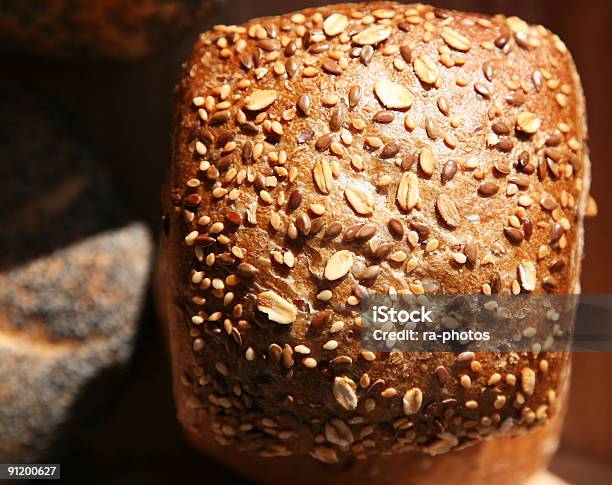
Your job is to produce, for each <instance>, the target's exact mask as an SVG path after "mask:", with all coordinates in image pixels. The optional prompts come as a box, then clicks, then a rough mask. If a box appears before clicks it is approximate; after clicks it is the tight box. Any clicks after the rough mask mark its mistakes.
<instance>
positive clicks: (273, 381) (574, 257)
mask: <svg viewBox="0 0 612 485" xmlns="http://www.w3.org/2000/svg"><path fill="white" fill-rule="evenodd" d="M586 138H587V131H586V121H585V105H584V99H583V93H582V88H581V85H580V81H579V78H578V75H577V73H576V69H575V66H574V63H573V61H572V58H571V56H570V54H569V52H568V51H567V48H566V47H565V45H564V44H563V42H562V41H561V40H560V39H559V38H558V37H557V36H556V35H554V34H552V33H551V32H549V31H548V30H546V29H545V28H544V27H542V26H532V25H528V24H527V23H525V22H524V21H522V20H520V19H518V18H516V17H504V16H495V17H486V16H483V15H478V14H466V13H461V12H455V11H449V10H439V9H434V8H432V7H428V6H423V5H412V6H411V5H400V4H397V3H386V2H368V3H363V4H342V5H334V6H329V7H321V8H316V9H308V10H304V11H301V12H297V13H291V14H287V15H282V16H279V17H269V18H262V19H255V20H253V21H251V22H248V23H247V24H245V25H242V26H217V27H215V29H213V30H212V31H211V32H207V33H204V34H202V35H201V36H200V38H199V40H198V42H197V44H196V45H195V47H194V50H193V54H192V56H191V57H190V59H189V60H188V62H187V63H186V65H185V68H184V75H183V78H182V79H181V81H180V82H179V84H178V87H177V102H176V117H175V124H174V145H173V163H172V169H171V174H170V178H169V186H168V189H167V195H166V196H165V197H164V203H165V207H166V212H167V215H168V224H167V227H166V229H167V231H166V237H165V240H164V241H163V245H164V249H165V251H166V253H167V268H166V269H167V292H168V294H167V296H166V298H167V301H168V303H169V305H168V316H169V331H170V340H171V347H172V361H173V367H174V375H175V397H176V402H177V407H178V415H179V419H180V420H181V422H182V423H183V425H184V427H185V429H186V432H187V435H188V437H189V439H190V440H191V441H192V442H194V443H195V444H196V446H198V447H199V448H201V449H202V450H204V451H206V452H207V453H211V454H213V455H216V456H218V457H220V458H221V459H223V460H224V461H226V462H227V463H229V464H230V465H231V466H233V467H236V468H237V469H239V470H240V471H241V472H242V473H245V474H247V475H248V476H250V477H253V478H256V479H259V480H263V481H272V482H274V481H278V482H281V481H286V480H289V479H290V480H292V482H295V481H296V480H297V482H299V483H302V482H303V483H306V482H312V481H313V480H317V481H322V482H323V483H328V482H330V483H331V482H333V483H343V480H346V481H347V482H348V481H350V482H351V483H356V482H360V481H362V480H363V481H369V480H371V479H372V476H371V475H372V474H373V473H377V475H376V478H377V479H378V480H380V481H381V482H382V483H386V482H387V481H394V483H398V481H399V482H401V483H412V481H411V480H413V479H414V478H415V477H417V476H418V478H419V479H427V478H430V479H431V478H433V477H436V478H442V477H443V476H445V475H446V476H447V480H448V481H449V483H450V482H452V483H461V482H463V483H465V482H466V481H467V482H469V483H483V482H486V481H490V480H500V481H502V482H503V481H504V480H510V479H512V480H514V481H519V480H521V479H523V478H525V477H526V476H527V475H528V474H529V473H530V472H532V471H533V470H534V469H535V468H537V467H539V466H542V465H543V464H544V463H545V461H546V459H547V457H548V456H549V454H550V453H551V451H552V450H553V449H554V442H555V439H556V438H555V436H556V434H557V431H558V425H559V421H560V419H561V415H562V408H563V401H564V399H565V395H566V384H567V377H568V373H569V366H570V364H569V359H568V355H567V354H566V353H560V352H540V353H537V352H534V353H524V352H508V353H480V354H479V353H476V354H471V353H467V354H466V353H459V354H453V353H403V354H401V353H393V354H389V353H372V352H362V351H361V349H360V342H359V313H360V309H359V305H358V303H359V301H360V299H361V298H363V297H364V296H366V295H373V294H383V295H386V294H389V293H415V294H421V293H425V294H474V293H484V294H491V293H501V294H503V293H508V294H519V293H532V294H563V293H574V292H578V291H579V275H580V264H581V257H582V218H583V215H584V212H585V209H586V202H587V194H588V188H589V187H588V186H589V181H590V163H589V159H588V150H587V147H586V145H585V141H586ZM555 423H556V424H555ZM534 429H536V430H535V432H534ZM529 431H531V432H529ZM515 435H520V436H518V437H513V436H515ZM469 445H476V446H475V447H472V448H469ZM219 446H229V447H231V450H232V451H231V453H229V454H228V453H227V452H226V451H225V452H224V451H223V450H222V448H219ZM236 451H237V452H244V453H245V454H240V455H236V453H235V452H236ZM501 453H503V454H504V457H505V459H504V460H499V461H498V462H496V463H491V461H493V460H494V458H493V457H495V456H496V455H499V454H501ZM388 455H391V456H388ZM428 455H434V456H435V458H431V457H429V456H428ZM436 455H441V456H436ZM257 456H259V457H275V458H274V459H273V460H272V461H271V462H270V465H266V462H265V460H264V461H263V464H262V460H261V458H257ZM309 457H312V458H314V459H315V460H318V461H319V462H323V463H325V464H328V465H317V466H315V465H313V464H312V462H311V458H309ZM356 460H357V461H356ZM360 460H363V461H360ZM479 460H480V461H479ZM483 463H486V464H485V465H483ZM297 470H299V473H296V471H297ZM339 470H340V472H339ZM427 470H429V471H427ZM442 470H445V472H446V473H444V472H443V471H442ZM396 480H397V481H396Z"/></svg>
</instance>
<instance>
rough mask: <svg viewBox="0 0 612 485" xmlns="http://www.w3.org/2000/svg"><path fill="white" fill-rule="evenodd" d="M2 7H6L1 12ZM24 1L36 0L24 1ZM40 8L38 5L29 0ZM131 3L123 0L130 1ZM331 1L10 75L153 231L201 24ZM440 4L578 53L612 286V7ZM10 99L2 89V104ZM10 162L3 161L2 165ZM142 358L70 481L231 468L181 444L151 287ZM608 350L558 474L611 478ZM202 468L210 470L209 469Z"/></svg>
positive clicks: (279, 3) (590, 372) (69, 471)
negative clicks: (67, 121)
mask: <svg viewBox="0 0 612 485" xmlns="http://www.w3.org/2000/svg"><path fill="white" fill-rule="evenodd" d="M2 3H3V2H0V12H1V11H2V8H4V7H2ZM24 3H28V2H24ZM32 3H35V2H32ZM126 3H127V2H126ZM328 3H333V2H319V1H314V0H299V1H298V0H257V1H252V0H236V1H229V0H225V1H220V2H218V3H217V5H216V7H217V8H216V10H215V11H214V12H213V13H211V14H209V15H205V16H204V17H203V19H202V20H199V21H198V25H196V26H195V27H194V28H192V29H191V32H188V33H184V34H183V35H182V36H180V38H178V39H173V40H168V41H167V42H166V41H164V42H163V43H162V45H160V46H158V47H157V48H156V50H155V52H153V53H152V54H151V56H149V57H147V58H145V59H141V60H136V61H121V62H108V61H98V62H88V63H83V62H78V61H76V62H75V61H59V62H58V61H47V60H44V59H42V58H36V59H32V58H26V57H24V56H14V57H10V56H4V58H3V59H2V74H1V75H0V76H6V77H10V78H11V79H14V80H15V81H17V82H18V83H20V84H24V85H28V86H31V87H32V88H33V89H34V90H36V91H37V92H39V93H40V94H41V95H42V96H43V97H44V98H49V99H54V100H57V101H58V103H60V104H61V105H63V106H64V109H65V110H66V111H68V112H70V113H72V116H73V118H74V119H75V120H76V122H77V124H78V125H79V126H80V131H81V132H83V133H84V134H85V136H86V138H87V139H88V143H89V146H90V147H91V150H92V152H93V154H94V158H95V160H96V161H97V163H99V164H102V165H104V166H105V167H106V169H107V170H108V171H109V172H110V173H111V176H112V178H113V179H114V181H115V183H116V184H117V185H118V187H119V189H120V191H121V192H122V194H123V196H124V199H125V201H126V205H127V207H128V208H127V210H129V211H130V213H131V216H132V217H133V218H135V219H137V220H141V221H145V222H146V223H147V224H148V225H149V227H150V228H151V230H152V231H153V233H157V231H158V229H159V226H160V202H159V199H160V186H161V184H162V180H163V177H164V173H165V170H166V169H167V167H168V165H169V158H170V155H169V154H170V132H171V109H172V100H173V98H172V89H173V85H174V83H175V82H176V80H177V79H178V76H179V72H180V66H181V63H182V61H183V60H184V59H185V58H186V57H187V54H188V52H189V50H190V46H191V45H192V43H193V41H194V39H195V36H196V35H197V34H196V32H197V31H201V30H207V29H209V28H210V27H211V26H212V25H214V24H232V23H240V22H242V21H245V20H247V19H249V18H251V17H256V16H264V15H275V14H280V13H285V12H289V11H292V10H297V9H300V8H305V7H308V6H314V5H322V4H328ZM430 3H432V4H433V5H435V6H438V7H444V8H452V9H461V10H468V11H480V12H483V13H490V14H494V13H503V14H507V15H517V16H519V17H521V18H523V19H525V20H527V21H528V22H530V23H541V24H543V25H545V26H546V27H548V28H549V29H551V30H552V31H554V32H556V33H557V34H559V35H560V37H561V38H562V39H563V40H564V41H565V42H566V44H567V45H568V47H569V49H570V50H571V52H572V53H573V56H574V59H575V61H576V64H577V66H578V70H579V72H580V74H581V76H582V82H583V85H584V89H585V93H586V97H587V105H588V117H589V119H588V121H589V128H590V142H589V145H590V149H591V160H592V164H593V183H592V189H591V193H592V194H593V196H594V197H595V199H596V201H597V202H598V205H599V216H598V217H597V218H596V219H591V220H588V221H587V223H586V226H587V228H586V234H587V237H586V259H585V261H584V270H583V278H582V288H583V291H584V292H589V293H610V292H612V278H611V274H612V265H611V264H610V249H611V247H610V241H612V225H611V222H610V221H611V214H612V192H611V191H610V190H609V184H610V183H611V182H612V163H611V160H610V152H611V151H612V150H611V146H612V145H611V138H610V133H612V116H611V115H610V113H611V112H612V88H611V87H610V86H611V85H610V79H611V76H612V63H610V60H609V55H610V54H609V48H610V46H611V45H612V30H611V29H610V26H611V25H612V2H610V1H608V0H592V1H588V2H577V1H574V0H567V1H564V0H531V1H516V0H514V1H501V0H464V1H461V0H456V1H450V0H449V1H432V2H430ZM1 96H2V94H1V93H0V99H1ZM0 163H3V161H0ZM140 324H141V332H140V335H139V337H138V340H137V344H136V352H135V356H134V357H133V359H132V360H131V362H130V365H129V369H128V372H127V375H126V376H125V377H124V378H123V379H122V381H121V392H118V393H116V397H115V398H113V399H112V400H109V401H108V402H105V403H104V405H103V406H101V410H100V415H99V416H97V417H96V419H95V420H94V421H92V423H94V424H92V425H91V426H88V427H87V429H86V432H85V433H84V435H83V436H81V438H80V440H79V441H78V442H75V446H74V447H72V449H71V451H70V454H69V455H68V457H67V458H66V459H64V460H62V475H63V477H64V478H65V480H64V481H65V483H100V484H101V483H117V484H123V483H126V484H127V483H133V482H134V481H137V482H140V481H145V480H150V481H151V482H152V483H160V484H165V483H168V484H170V483H181V482H182V481H183V480H185V481H186V480H187V479H189V477H198V476H199V477H204V476H205V477H206V482H207V483H216V482H217V480H218V481H221V480H230V479H231V478H232V475H231V473H230V472H228V471H225V470H223V469H222V468H220V467H219V466H218V465H215V464H213V463H211V462H210V461H209V460H207V459H206V458H205V457H202V456H199V455H197V454H196V453H195V452H193V451H192V450H191V449H190V448H189V447H188V446H187V445H186V444H185V443H184V441H183V439H182V437H181V433H180V429H179V426H178V423H177V421H176V420H175V417H174V406H173V401H172V395H171V387H170V382H171V379H170V371H169V368H168V359H167V357H166V349H165V346H164V343H163V340H162V336H161V332H160V329H159V324H158V321H157V318H156V311H155V306H154V302H153V301H152V298H151V294H150V290H149V296H148V301H147V304H146V305H145V307H144V309H143V310H142V312H141V316H140ZM611 372H612V354H594V353H590V354H575V355H574V368H573V377H572V392H571V399H570V409H569V412H568V418H567V422H566V427H565V432H564V436H563V443H562V448H561V449H560V451H559V453H558V454H557V457H556V458H555V460H554V462H553V465H552V470H553V471H554V472H555V473H556V474H557V475H559V476H561V477H564V478H565V479H566V480H568V481H570V482H572V483H585V484H586V483H589V484H593V483H595V484H598V483H602V484H603V483H612V439H611V438H610V437H611V436H612V419H611V418H610V416H611V410H612V388H611V386H610V385H609V384H610V377H609V376H610V375H611V374H610V373H611ZM203 474H205V475H203Z"/></svg>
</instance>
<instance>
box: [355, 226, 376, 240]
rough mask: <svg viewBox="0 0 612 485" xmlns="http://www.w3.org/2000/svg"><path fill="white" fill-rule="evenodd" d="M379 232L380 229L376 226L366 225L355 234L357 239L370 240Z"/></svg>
mask: <svg viewBox="0 0 612 485" xmlns="http://www.w3.org/2000/svg"><path fill="white" fill-rule="evenodd" d="M377 230H378V227H377V226H376V224H364V225H363V226H362V227H361V228H359V230H358V231H357V233H356V234H355V239H360V240H367V239H370V238H371V237H372V236H374V234H376V231H377Z"/></svg>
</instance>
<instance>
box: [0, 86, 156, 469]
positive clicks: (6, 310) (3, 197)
mask: <svg viewBox="0 0 612 485" xmlns="http://www.w3.org/2000/svg"><path fill="white" fill-rule="evenodd" d="M0 89H1V92H2V96H3V102H2V105H1V106H0V133H1V135H0V137H1V138H2V142H1V143H0V160H1V161H2V162H1V163H0V248H2V250H1V251H0V383H1V384H0V430H2V432H1V433H0V462H2V463H37V462H41V461H42V462H45V461H46V460H54V459H55V460H59V459H61V457H62V453H64V452H65V451H66V449H67V448H70V447H75V446H77V443H78V442H79V441H78V440H79V438H80V437H82V434H83V431H84V430H85V429H87V428H88V427H89V426H90V425H91V424H92V423H93V422H95V420H97V419H98V418H99V417H100V415H101V414H103V413H105V412H107V411H108V409H109V407H110V404H112V403H113V399H112V396H114V395H116V392H115V391H116V386H118V385H119V384H120V382H121V378H122V376H123V371H124V370H125V367H126V366H127V364H128V362H129V360H130V358H131V356H132V354H133V351H134V347H135V344H136V335H137V331H138V322H139V317H140V311H141V308H142V303H143V299H144V295H145V292H146V287H147V282H148V276H149V269H150V266H151V253H152V243H151V235H150V232H149V230H148V229H147V228H146V227H145V226H144V225H143V224H141V223H138V222H135V221H132V220H130V218H129V217H128V214H127V213H126V210H125V206H123V205H122V204H121V203H120V199H119V197H118V194H117V191H116V190H115V189H114V188H113V185H112V183H111V181H110V179H109V177H108V175H107V174H106V173H105V172H104V171H103V170H102V169H101V168H100V167H97V166H96V165H95V164H94V163H93V162H92V154H91V153H90V151H89V148H88V147H87V145H86V143H85V142H84V141H83V138H82V137H81V136H80V133H79V130H78V129H75V126H74V125H70V124H69V123H68V122H67V121H66V119H65V117H64V116H61V115H59V114H58V112H59V110H58V108H57V106H55V105H53V104H52V103H49V102H47V101H46V100H43V99H42V96H41V95H36V94H33V93H32V92H30V91H28V90H26V89H22V88H21V87H19V86H18V85H16V84H14V83H10V82H7V81H5V80H3V81H2V82H0ZM111 391H112V392H111Z"/></svg>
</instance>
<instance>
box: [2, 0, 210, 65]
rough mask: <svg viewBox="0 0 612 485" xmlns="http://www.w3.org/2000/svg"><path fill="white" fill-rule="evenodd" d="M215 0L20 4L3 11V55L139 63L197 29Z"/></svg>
mask: <svg viewBox="0 0 612 485" xmlns="http://www.w3.org/2000/svg"><path fill="white" fill-rule="evenodd" d="M211 5H212V1H211V0H144V1H133V0H128V1H123V0H46V1H44V2H37V1H34V0H21V1H19V2H3V4H2V6H1V7H0V52H4V53H13V54H24V53H25V54H31V55H35V56H40V57H51V58H60V59H71V60H85V59H91V58H102V59H134V58H138V57H142V56H144V55H147V54H150V53H151V52H153V51H154V50H155V49H156V48H159V47H163V46H165V44H166V43H167V42H168V41H169V40H170V39H172V38H173V37H176V36H177V34H180V33H181V32H184V31H185V30H187V29H189V28H192V27H193V26H194V25H195V23H196V22H197V21H201V20H202V19H203V18H204V17H205V15H206V14H207V13H209V12H210V9H211Z"/></svg>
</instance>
